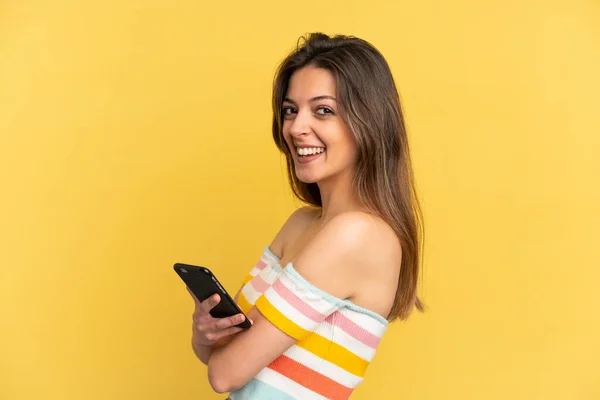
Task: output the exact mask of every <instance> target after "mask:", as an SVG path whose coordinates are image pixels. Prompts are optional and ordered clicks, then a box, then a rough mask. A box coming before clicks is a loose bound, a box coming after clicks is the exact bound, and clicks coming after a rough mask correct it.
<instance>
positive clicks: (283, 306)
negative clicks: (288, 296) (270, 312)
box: [264, 289, 317, 331]
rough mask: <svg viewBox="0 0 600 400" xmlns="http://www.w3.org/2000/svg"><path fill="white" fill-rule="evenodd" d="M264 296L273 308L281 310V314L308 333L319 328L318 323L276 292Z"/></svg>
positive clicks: (266, 293) (272, 291)
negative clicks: (316, 327)
mask: <svg viewBox="0 0 600 400" xmlns="http://www.w3.org/2000/svg"><path fill="white" fill-rule="evenodd" d="M264 296H265V297H266V298H267V300H269V303H271V305H272V306H273V307H275V308H276V309H277V310H279V312H280V313H282V314H283V315H285V316H286V317H288V318H289V319H290V320H292V321H293V322H294V323H295V324H297V325H299V326H300V327H302V328H304V329H306V330H307V331H312V330H313V329H314V328H315V326H317V322H315V321H313V320H312V319H310V318H307V317H306V316H305V315H304V314H302V313H301V312H300V311H298V310H296V309H295V308H294V307H292V306H291V305H290V304H289V303H288V302H287V301H285V300H284V299H283V298H282V297H281V296H280V295H279V294H278V293H277V292H276V291H274V290H272V289H269V290H267V291H266V292H265V294H264Z"/></svg>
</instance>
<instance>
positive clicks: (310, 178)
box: [296, 172, 319, 184]
mask: <svg viewBox="0 0 600 400" xmlns="http://www.w3.org/2000/svg"><path fill="white" fill-rule="evenodd" d="M296 178H298V180H299V181H300V182H302V183H306V184H309V183H317V182H318V181H319V177H317V176H315V175H309V174H299V173H297V172H296Z"/></svg>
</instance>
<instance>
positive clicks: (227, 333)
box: [214, 326, 244, 342]
mask: <svg viewBox="0 0 600 400" xmlns="http://www.w3.org/2000/svg"><path fill="white" fill-rule="evenodd" d="M243 330H244V329H243V328H238V327H237V326H232V327H231V328H227V329H223V330H220V331H219V332H218V333H216V334H215V336H214V338H215V339H214V341H215V342H216V341H218V340H220V339H223V338H224V337H226V336H230V335H234V334H236V333H240V332H241V331H243Z"/></svg>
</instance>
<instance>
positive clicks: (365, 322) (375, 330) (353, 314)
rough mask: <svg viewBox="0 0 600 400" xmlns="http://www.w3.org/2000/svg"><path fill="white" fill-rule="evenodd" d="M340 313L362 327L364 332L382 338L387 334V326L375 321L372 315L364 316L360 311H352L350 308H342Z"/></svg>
mask: <svg viewBox="0 0 600 400" xmlns="http://www.w3.org/2000/svg"><path fill="white" fill-rule="evenodd" d="M340 312H341V313H342V314H343V315H344V316H345V317H347V318H348V319H349V320H351V321H352V322H354V323H355V324H356V325H358V326H360V327H361V328H363V329H364V330H366V331H368V332H371V333H372V334H373V335H375V336H377V337H379V338H381V337H382V336H383V334H384V333H385V331H386V329H387V326H385V325H382V324H381V322H379V321H377V320H375V319H374V318H373V317H371V316H370V315H366V314H363V313H361V312H358V311H354V310H350V309H349V308H346V307H342V308H341V309H340Z"/></svg>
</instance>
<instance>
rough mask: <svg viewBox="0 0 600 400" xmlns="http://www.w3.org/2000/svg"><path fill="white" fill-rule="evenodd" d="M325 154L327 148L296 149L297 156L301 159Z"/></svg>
mask: <svg viewBox="0 0 600 400" xmlns="http://www.w3.org/2000/svg"><path fill="white" fill-rule="evenodd" d="M324 152H325V147H296V154H297V155H298V156H300V157H308V156H313V155H317V154H321V153H324Z"/></svg>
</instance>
